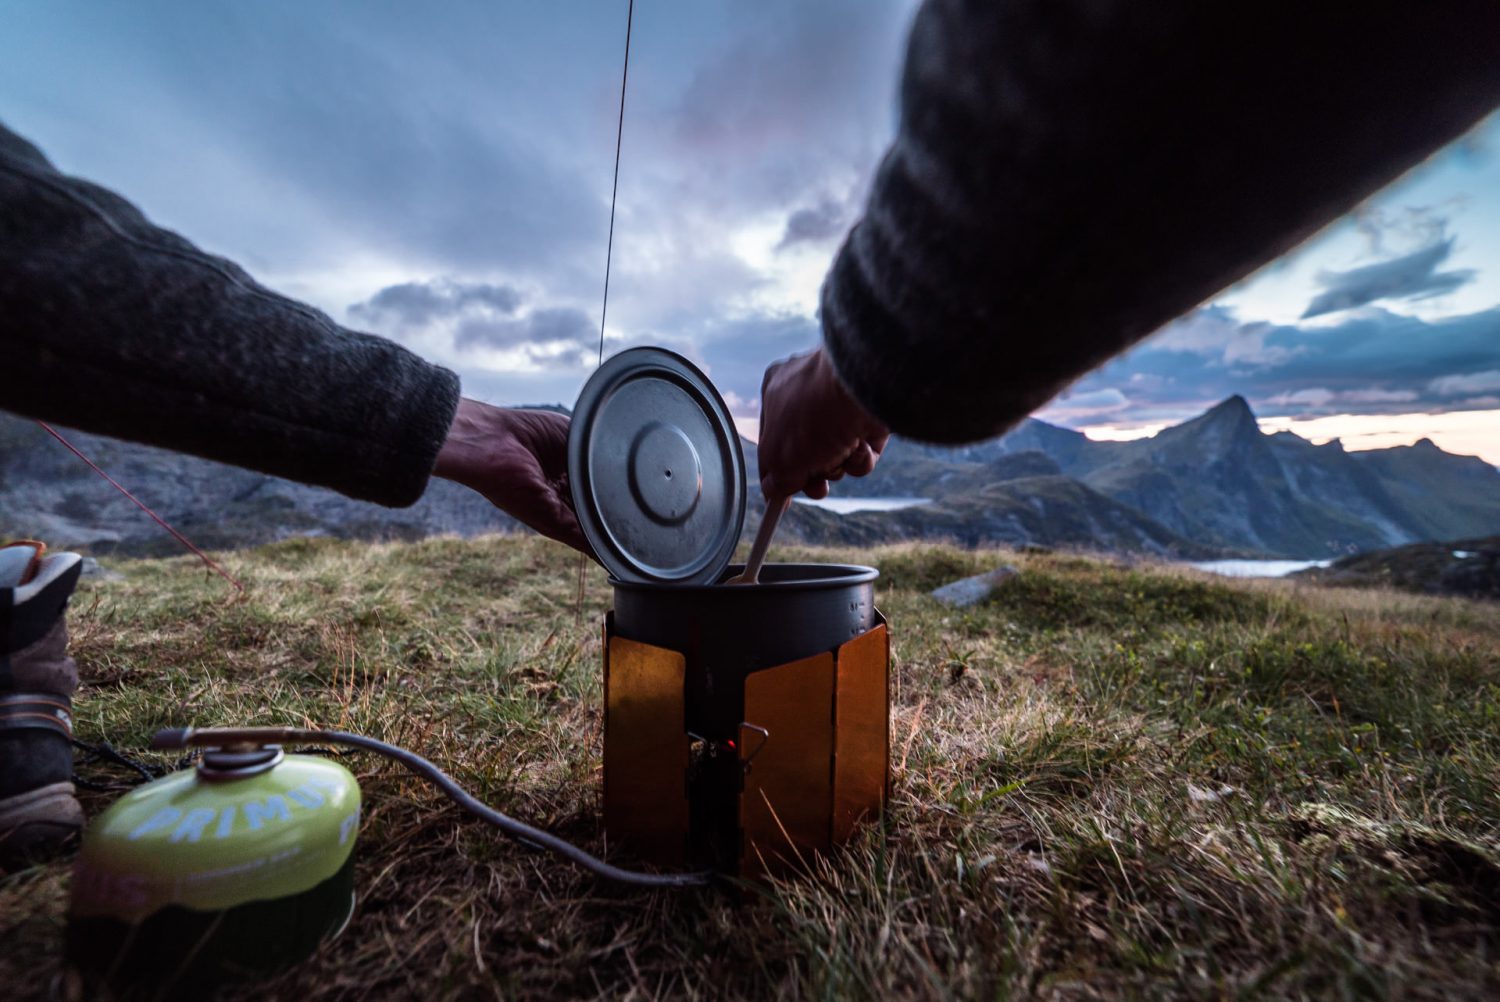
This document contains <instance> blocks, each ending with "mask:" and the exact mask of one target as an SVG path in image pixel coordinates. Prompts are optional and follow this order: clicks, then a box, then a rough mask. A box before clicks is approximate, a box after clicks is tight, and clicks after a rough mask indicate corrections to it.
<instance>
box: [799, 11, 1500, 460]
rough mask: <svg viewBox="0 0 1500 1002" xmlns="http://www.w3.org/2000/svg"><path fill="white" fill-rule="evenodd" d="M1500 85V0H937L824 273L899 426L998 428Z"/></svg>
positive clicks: (1398, 169) (1291, 238)
mask: <svg viewBox="0 0 1500 1002" xmlns="http://www.w3.org/2000/svg"><path fill="white" fill-rule="evenodd" d="M1497 104H1500V4H1496V3H1494V2H1493V0H1458V2H1451V0H1450V2H1442V3H1433V4H1412V3H1410V2H1388V0H1372V2H1367V3H1364V4H1357V5H1356V4H1333V3H1305V2H1288V0H1256V2H1247V0H1218V2H1209V3H1205V2H1203V0H1160V2H1154V3H1140V2H1138V0H926V3H924V5H923V6H922V8H921V10H920V11H919V12H918V14H917V16H916V20H915V23H914V26H913V29H912V33H911V40H910V43H909V48H908V52H907V57H906V68H905V73H904V77H903V80H902V86H901V121H900V126H899V129H898V132H897V137H896V139H895V141H894V143H893V145H892V147H891V149H890V150H889V151H888V153H887V155H886V157H885V160H884V162H883V164H882V165H881V168H880V170H879V173H878V175H877V177H876V180H875V183H874V185H873V188H872V191H871V195H870V198H869V202H868V205H867V206H866V209H865V212H864V215H863V218H862V219H861V221H860V222H859V223H858V224H857V225H856V226H855V227H854V229H853V230H852V231H851V232H850V234H849V236H848V238H847V239H846V241H845V243H844V246H843V247H842V249H841V250H840V252H839V254H838V256H837V258H836V260H835V262H834V265H833V268H832V269H831V271H830V273H829V276H828V278H827V280H826V281H825V284H824V287H823V293H822V321H823V329H824V339H825V346H826V349H827V352H828V354H829V357H830V358H831V360H832V361H833V364H834V367H835V369H836V371H837V372H838V374H839V376H840V378H841V379H842V381H843V382H844V383H845V385H846V386H847V387H848V389H849V390H850V391H851V392H852V393H853V395H854V396H855V397H856V398H857V399H858V400H860V401H861V402H862V403H863V404H864V405H865V407H866V408H867V409H869V410H870V411H871V412H872V413H873V414H875V415H876V416H878V417H879V418H881V419H882V420H883V421H884V422H886V423H887V424H888V425H889V426H890V427H891V428H892V430H894V431H896V432H898V433H901V434H905V435H908V436H911V437H914V438H919V439H925V440H928V441H934V442H952V443H956V442H965V441H974V440H978V439H982V438H987V437H990V436H993V435H997V434H1000V433H1001V432H1003V431H1005V430H1006V429H1007V428H1008V427H1010V426H1011V425H1013V424H1014V423H1015V422H1017V421H1019V420H1020V419H1021V418H1022V417H1023V416H1025V415H1026V414H1027V413H1029V412H1030V411H1032V410H1034V409H1036V408H1037V407H1040V406H1041V405H1042V404H1044V403H1046V402H1047V400H1049V399H1050V398H1051V397H1052V396H1053V395H1055V394H1056V393H1058V392H1059V391H1060V390H1062V389H1063V388H1065V387H1066V386H1067V385H1068V384H1069V383H1070V382H1072V381H1073V380H1074V379H1076V378H1078V377H1079V376H1081V375H1083V374H1084V373H1085V372H1087V371H1088V370H1089V369H1091V368H1093V367H1095V366H1097V365H1099V364H1101V363H1102V362H1104V361H1105V360H1107V359H1108V358H1110V357H1111V356H1112V355H1114V354H1116V353H1118V352H1120V351H1122V350H1123V349H1125V348H1127V347H1129V346H1130V345H1131V344H1133V343H1135V342H1136V341H1138V340H1140V339H1141V338H1143V337H1145V336H1146V335H1147V334H1149V333H1151V332H1152V331H1154V330H1156V329H1157V328H1158V327H1160V326H1161V325H1162V324H1164V323H1166V322H1167V321H1170V320H1172V319H1173V318H1174V317H1177V316H1179V315H1181V314H1182V313H1184V312H1185V311H1187V310H1189V309H1191V308H1192V307H1194V306H1195V305H1197V304H1199V303H1201V302H1203V301H1204V300H1205V299H1207V298H1208V297H1211V296H1212V295H1214V294H1215V293H1217V292H1219V291H1220V290H1222V289H1224V288H1225V287H1226V286H1228V285H1229V284H1231V283H1233V282H1235V281H1236V280H1238V279H1240V278H1242V277H1243V276H1245V275H1246V274H1248V273H1249V272H1251V271H1252V270H1253V269H1255V268H1256V267H1258V266H1259V265H1261V264H1263V263H1265V262H1266V261H1269V260H1271V259H1272V258H1274V257H1276V256H1277V255H1279V254H1281V253H1283V252H1285V251H1287V250H1289V249H1290V248H1292V247H1293V246H1295V245H1296V244H1297V243H1299V242H1300V241H1302V240H1303V239H1305V238H1306V237H1308V236H1309V235H1311V234H1312V233H1314V232H1315V231H1316V230H1317V229H1318V228H1320V227H1321V226H1323V225H1324V224H1326V223H1328V222H1329V221H1331V220H1332V219H1334V218H1336V217H1337V216H1339V215H1340V214H1342V213H1345V212H1347V211H1348V210H1350V209H1351V208H1353V207H1354V206H1355V205H1356V204H1357V203H1358V202H1359V201H1360V200H1361V199H1363V198H1365V197H1366V196H1368V195H1370V194H1371V193H1373V192H1375V191H1376V190H1378V189H1379V188H1380V187H1382V186H1383V185H1385V184H1387V183H1388V182H1390V181H1391V180H1392V179H1394V178H1395V177H1397V176H1398V175H1400V174H1401V173H1402V172H1403V171H1405V170H1406V169H1408V168H1410V167H1411V166H1413V165H1414V164H1416V163H1418V162H1419V161H1420V160H1421V159H1422V158H1423V157H1425V156H1427V155H1428V154H1429V153H1431V152H1433V151H1434V150H1435V149H1437V148H1438V147H1439V146H1441V145H1442V144H1444V143H1445V142H1448V141H1450V140H1452V139H1453V138H1455V137H1457V136H1459V135H1460V134H1462V133H1463V132H1464V131H1465V130H1466V129H1468V128H1470V127H1471V126H1473V125H1474V124H1475V123H1476V122H1477V121H1478V120H1479V119H1480V118H1482V117H1483V116H1484V115H1485V114H1486V113H1487V112H1489V111H1490V110H1492V109H1493V108H1494V107H1495V106H1496V105H1497Z"/></svg>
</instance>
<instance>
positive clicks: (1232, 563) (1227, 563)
mask: <svg viewBox="0 0 1500 1002" xmlns="http://www.w3.org/2000/svg"><path fill="white" fill-rule="evenodd" d="M1332 562H1333V561H1331V560H1202V561H1197V562H1195V563H1191V564H1188V566H1189V567H1195V568H1197V569H1198V570H1200V571H1208V572H1209V573H1210V574H1222V575H1224V576H1225V577H1230V578H1284V577H1286V576H1287V575H1288V574H1295V573H1296V572H1298V571H1305V570H1307V569H1308V568H1309V567H1327V566H1328V565H1329V564H1331V563H1332Z"/></svg>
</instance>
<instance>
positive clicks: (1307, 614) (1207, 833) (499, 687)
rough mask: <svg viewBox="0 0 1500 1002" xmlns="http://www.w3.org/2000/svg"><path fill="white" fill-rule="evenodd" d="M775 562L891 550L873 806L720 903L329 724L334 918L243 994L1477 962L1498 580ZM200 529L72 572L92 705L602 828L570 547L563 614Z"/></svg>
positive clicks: (661, 989) (995, 986) (593, 680)
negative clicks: (351, 780)
mask: <svg viewBox="0 0 1500 1002" xmlns="http://www.w3.org/2000/svg"><path fill="white" fill-rule="evenodd" d="M780 556H782V557H783V558H786V557H791V556H804V557H805V556H814V557H815V558H816V559H824V560H845V559H863V560H867V561H873V562H875V563H878V564H879V565H880V566H881V567H882V569H883V572H884V576H883V577H882V580H881V586H880V591H879V599H880V604H881V606H882V607H883V609H884V610H885V611H886V613H887V614H888V615H889V616H890V618H891V621H892V623H893V624H894V627H895V629H896V651H897V654H898V658H899V668H898V672H897V678H898V682H897V684H896V688H895V709H894V714H893V717H894V724H893V728H894V760H895V762H894V764H895V770H896V777H897V779H896V797H895V803H894V808H893V810H892V812H891V815H890V818H889V825H888V827H887V828H886V830H885V831H884V832H874V831H872V832H870V833H868V834H867V836H866V837H864V838H863V839H862V840H861V841H860V842H858V843H857V844H856V845H853V846H851V847H850V848H848V849H847V850H845V851H843V852H841V853H840V854H838V855H837V856H836V857H835V858H834V859H833V860H832V861H831V862H830V863H829V864H828V865H827V866H826V868H825V869H824V870H823V871H822V872H821V873H819V874H818V875H816V877H814V878H811V879H803V880H800V881H796V882H790V883H786V884H783V885H778V886H775V887H772V888H768V889H765V890H764V891H761V892H751V893H750V894H749V895H748V897H747V898H746V899H745V900H744V901H743V902H742V903H740V904H738V905H737V904H736V903H735V901H734V900H733V899H731V898H730V897H728V896H726V895H721V894H704V895H699V896H691V895H688V894H671V893H658V894H654V895H643V894H637V893H630V892H623V891H619V890H616V889H613V888H610V887H605V886H601V885H599V884H598V883H597V882H595V881H593V880H591V879H589V878H587V877H585V876H583V875H580V873H578V872H577V871H575V870H573V869H571V868H569V867H567V866H563V865H560V864H555V863H553V862H552V861H551V860H550V859H549V858H547V857H545V856H542V855H540V854H538V853H535V852H532V851H529V850H527V849H525V848H522V847H520V846H518V845H516V844H513V843H510V842H507V841H505V840H503V839H501V838H498V837H496V836H494V835H492V834H491V833H490V832H489V831H488V830H486V829H484V828H482V827H481V826H479V825H478V824H476V823H474V822H471V821H470V820H469V819H467V818H466V817H464V816H462V815H460V814H459V813H458V812H457V810H456V809H454V808H452V807H449V806H447V804H446V802H445V801H442V800H440V798H439V797H438V795H437V794H436V793H434V792H433V791H432V790H430V789H428V788H426V787H424V786H422V785H419V784H418V783H417V782H416V781H413V780H410V779H408V778H407V777H406V776H405V775H404V774H403V773H400V772H398V771H397V770H396V769H395V768H394V767H392V766H388V765H386V764H383V763H381V762H379V761H376V760H373V759H371V758H368V757H357V758H351V759H349V760H348V761H349V763H350V765H351V767H353V768H354V769H355V770H356V772H357V773H358V775H359V776H360V780H361V782H362V784H363V785H364V788H365V792H366V797H367V803H368V810H369V813H368V815H367V819H366V822H365V827H364V829H363V831H362V833H361V836H360V839H361V843H360V844H361V848H360V865H359V873H358V879H359V893H360V906H359V911H358V912H357V914H356V918H355V922H354V924H353V926H352V927H351V928H350V930H349V932H347V933H346V934H345V935H344V937H343V938H342V939H340V940H339V941H338V942H336V943H335V944H333V945H332V946H331V947H329V948H328V949H327V950H326V952H325V954H324V956H323V957H322V958H321V959H320V960H318V961H316V962H314V963H311V964H308V965H305V966H304V967H302V968H301V969H299V970H297V971H294V972H292V973H291V974H290V975H288V976H286V977H285V978H284V979H282V980H281V981H279V982H277V983H275V984H274V985H272V986H271V990H270V991H269V992H267V991H266V990H265V989H261V990H258V991H257V992H255V993H254V994H255V997H280V998H297V999H300V1000H307V1002H312V1000H315V999H325V998H363V997H368V996H419V997H428V998H449V997H460V996H462V997H488V996H491V995H506V996H522V997H525V996H535V997H542V996H547V997H556V996H594V995H607V996H610V997H621V996H624V995H626V994H627V993H630V994H633V995H634V996H635V997H660V996H681V995H700V996H712V997H721V996H733V997H747V998H769V997H774V996H777V995H784V994H793V995H801V996H819V997H828V998H833V997H838V998H843V997H869V998H876V997H889V996H891V995H906V996H923V997H940V996H945V995H949V994H950V993H951V994H952V995H956V996H961V997H980V996H982V997H1006V996H1015V995H1029V994H1041V995H1044V996H1059V997H1069V998H1074V997H1096V996H1103V997H1119V996H1137V997H1138V996H1142V995H1150V996H1160V995H1181V996H1190V997H1203V996H1205V995H1215V996H1217V995H1231V994H1236V993H1245V994H1251V995H1253V994H1257V993H1264V994H1269V995H1274V996H1283V995H1309V996H1318V997H1323V996H1327V995H1332V994H1337V993H1345V994H1348V995H1354V996H1364V995H1372V996H1383V995H1386V994H1390V993H1404V994H1406V995H1408V996H1411V997H1424V996H1430V997H1438V996H1449V997H1451V996H1453V995H1471V996H1473V995H1482V994H1485V993H1486V992H1494V991H1496V990H1500V962H1497V960H1496V958H1497V956H1500V931H1497V926H1500V868H1497V866H1496V864H1495V862H1494V860H1495V858H1496V857H1495V855H1494V852H1493V849H1492V848H1491V846H1492V844H1493V843H1492V842H1490V841H1489V840H1493V839H1494V838H1495V837H1496V835H1497V820H1500V789H1497V785H1500V769H1497V759H1500V699H1497V697H1500V688H1497V686H1500V617H1495V616H1494V614H1493V607H1491V606H1481V605H1477V604H1468V603H1464V602H1462V601H1457V600H1438V599H1428V598H1420V597H1415V596H1396V595H1392V594H1382V593H1374V592H1357V591H1345V590H1329V591H1319V590H1314V589H1309V588H1306V587H1303V588H1301V589H1298V588H1296V586H1293V585H1290V584H1274V585H1260V586H1243V585H1238V586H1237V585H1228V584H1223V583H1211V582H1208V581H1207V580H1205V579H1199V578H1195V577H1190V576H1185V575H1183V574H1179V573H1176V572H1171V571H1124V570H1120V569H1118V568H1114V567H1109V566H1107V565H1103V564H1099V563H1095V562H1090V561H1086V560H1083V559H1080V558H1076V557H1061V556H1041V555H1025V556H1017V555H1013V554H1003V553H979V554H974V553H967V552H961V551H956V550H950V549H943V548H934V547H920V548H918V547H910V546H908V547H895V548H887V549H881V550H876V551H869V552H864V553H856V552H853V551H848V552H838V551H792V550H786V551H783V552H782V553H781V554H780ZM225 561H226V562H227V563H228V565H229V566H230V567H231V568H232V569H233V571H234V572H235V573H236V574H239V575H241V576H242V577H243V578H244V579H245V580H246V582H247V584H248V586H249V593H248V595H247V597H245V598H244V599H241V600H231V599H230V598H228V597H227V596H226V592H227V589H226V588H225V587H224V585H223V583H222V582H221V581H218V580H217V579H212V578H205V577H204V575H203V574H202V573H201V572H200V571H198V570H197V569H196V568H195V567H194V566H192V565H191V564H188V563H186V562H184V561H181V560H174V561H162V562H141V563H133V564H126V565H121V567H122V569H123V570H124V571H125V573H126V578H125V580H123V581H116V582H105V583H95V584H91V585H89V586H88V587H87V588H86V590H85V592H84V593H83V594H82V595H81V596H80V598H79V599H78V600H77V601H76V602H75V605H74V610H73V613H72V623H73V628H74V636H75V639H74V644H75V650H76V653H77V656H78V658H79V661H80V664H81V666H82V670H83V674H84V676H85V678H86V680H87V686H86V688H85V689H84V691H83V692H82V693H81V699H80V704H79V717H80V721H79V730H80V734H81V736H82V737H84V738H85V739H90V740H97V739H99V738H108V739H110V740H112V741H114V742H116V743H117V744H118V745H120V746H121V747H124V748H130V749H134V748H139V747H141V746H142V744H143V743H144V741H145V739H146V738H147V736H148V735H149V734H150V733H151V731H152V730H153V729H155V728H157V727H160V726H165V725H170V724H183V723H187V722H194V723H198V724H209V723H220V722H231V721H237V722H256V723H271V722H278V721H279V722H288V723H318V724H324V725H328V726H339V727H343V728H348V729H353V730H358V731H363V732H365V733H369V734H373V735H376V736H379V737H382V738H385V739H387V740H392V741H396V742H399V743H401V744H404V745H407V746H409V747H412V748H415V749H417V750H419V751H421V752H422V753H424V754H426V755H429V756H431V757H432V758H434V759H436V760H437V761H438V762H440V763H445V764H447V765H448V766H450V767H451V768H452V770H453V771H454V772H455V773H456V775H458V776H459V777H460V778H461V779H462V780H463V781H464V782H465V783H467V784H469V785H470V786H471V787H472V788H473V789H475V790H476V792H478V793H479V794H480V795H481V796H483V797H484V798H485V799H487V800H489V801H491V802H493V803H495V804H497V805H499V806H501V807H502V808H503V809H506V810H509V811H511V812H512V813H514V814H516V815H518V816H520V817H522V818H525V819H528V820H531V821H534V822H536V823H539V824H542V825H544V826H546V827H549V828H552V829H554V830H556V831H558V832H560V833H562V834H565V835H567V836H569V837H571V838H574V839H577V840H580V841H582V842H584V843H585V844H588V845H590V846H592V847H594V848H598V847H599V846H600V831H599V822H598V791H599V748H600V730H599V727H600V712H599V703H600V685H599V672H598V663H599V639H598V623H599V619H600V615H601V614H602V612H603V611H604V609H605V608H606V606H607V603H608V591H607V589H606V587H605V586H604V582H603V578H602V575H601V574H600V573H599V572H598V571H597V570H596V571H593V572H591V576H590V578H589V589H588V595H587V604H586V607H585V611H584V620H583V623H582V625H581V626H580V625H575V620H574V610H573V595H574V587H575V577H574V573H575V564H574V563H573V561H572V560H571V558H570V557H569V556H568V554H566V553H565V552H563V551H562V550H561V549H560V548H558V547H556V546H553V545H550V544H543V543H540V542H538V541H535V540H522V539H504V538H496V539H487V540H480V541H472V542H458V541H442V540H438V541H428V542H423V543H418V544H392V545H380V546H367V545H361V544H353V543H338V542H333V541H316V542H296V543H286V544H279V545H276V546H273V547H269V548H266V549H262V550H258V551H250V552H244V553H236V554H230V555H228V556H226V557H225ZM1003 561H1009V562H1015V563H1017V564H1019V565H1020V566H1021V567H1022V568H1023V571H1024V573H1023V575H1022V576H1021V577H1020V578H1019V579H1017V580H1016V581H1015V583H1014V587H1012V588H1010V589H1009V590H1008V591H1006V592H1005V593H1004V595H1003V597H1001V598H1000V599H999V600H998V601H996V602H994V603H992V604H990V605H988V606H985V607H982V608H980V609H978V610H974V611H968V612H951V611H947V610H944V609H942V608H940V607H939V606H937V605H936V604H935V603H933V602H932V601H931V600H930V599H929V598H927V597H926V595H925V591H926V590H927V589H929V588H931V587H933V586H934V585H936V584H939V583H942V582H944V581H946V580H949V579H951V578H953V577H955V576H958V575H960V574H965V573H972V572H974V571H976V570H979V569H981V568H985V567H989V566H993V565H995V564H997V563H1000V562H1003ZM92 774H93V775H96V776H97V775H99V774H98V773H97V772H93V773H92ZM1215 798H1216V799H1215ZM104 802H105V800H104V797H102V796H101V795H90V797H89V802H88V805H87V806H88V807H89V809H90V810H91V811H98V810H99V809H100V808H101V806H102V804H103V803H104ZM1320 804H1322V805H1337V809H1334V808H1331V807H1319V806H1312V805H1320ZM67 883H68V877H67V868H66V866H65V865H64V864H56V865H53V866H50V867H45V868H39V869H35V870H32V871H28V872H26V873H23V874H20V875H17V876H13V877H10V878H5V879H4V880H3V881H0V943H4V949H3V950H0V978H3V982H0V983H4V984H6V985H7V986H8V987H9V988H10V989H12V990H14V991H16V995H15V996H13V997H30V996H32V995H36V994H38V993H40V992H42V991H43V989H44V986H45V984H46V983H47V982H48V981H49V980H50V979H51V977H52V975H53V973H54V972H55V970H56V967H57V954H58V946H59V941H60V933H61V929H62V923H63V911H64V905H65V896H66V892H67Z"/></svg>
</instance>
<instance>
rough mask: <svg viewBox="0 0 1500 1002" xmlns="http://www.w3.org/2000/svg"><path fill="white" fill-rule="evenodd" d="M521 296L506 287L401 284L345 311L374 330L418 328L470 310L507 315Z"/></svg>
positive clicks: (436, 283)
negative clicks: (475, 309)
mask: <svg viewBox="0 0 1500 1002" xmlns="http://www.w3.org/2000/svg"><path fill="white" fill-rule="evenodd" d="M520 305H521V294H520V293H519V292H517V291H516V290H515V289H513V288H511V287H510V286H508V285H491V284H488V283H484V282H450V281H442V280H439V281H435V282H402V283H400V284H399V285H388V286H386V287H385V288H384V289H381V290H380V291H379V292H377V293H375V295H373V296H371V297H370V298H369V299H367V300H365V301H364V302H362V303H355V304H354V305H353V306H351V307H349V316H350V317H352V318H353V319H354V320H356V321H359V322H362V323H368V324H372V325H374V326H377V327H389V326H392V325H394V326H398V327H421V326H424V325H426V324H430V323H432V322H433V321H435V320H442V319H447V318H450V317H456V316H458V315H460V314H462V313H467V312H473V311H474V308H476V307H477V308H479V309H481V310H487V311H493V312H496V313H500V314H507V315H508V314H511V313H514V312H515V311H516V309H517V308H518V307H519V306H520Z"/></svg>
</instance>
